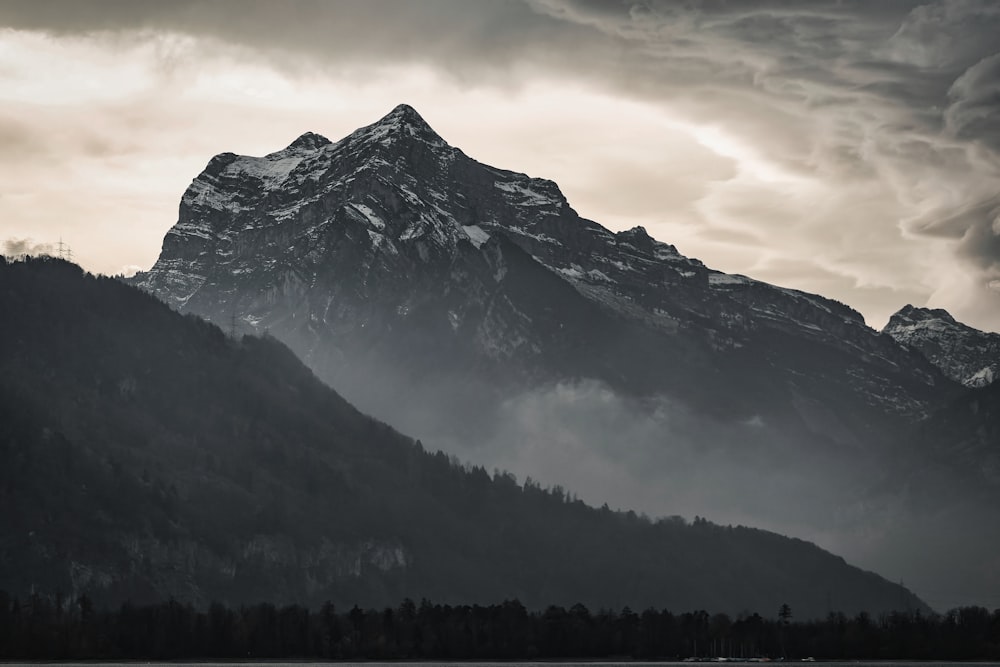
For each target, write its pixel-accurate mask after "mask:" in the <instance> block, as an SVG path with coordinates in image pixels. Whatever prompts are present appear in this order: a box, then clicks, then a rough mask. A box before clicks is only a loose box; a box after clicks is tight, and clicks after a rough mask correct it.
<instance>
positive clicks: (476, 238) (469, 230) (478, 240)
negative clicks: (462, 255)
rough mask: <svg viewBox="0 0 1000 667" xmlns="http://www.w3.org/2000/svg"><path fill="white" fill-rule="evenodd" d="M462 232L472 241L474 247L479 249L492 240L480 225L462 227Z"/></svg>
mask: <svg viewBox="0 0 1000 667" xmlns="http://www.w3.org/2000/svg"><path fill="white" fill-rule="evenodd" d="M462 231H464V232H465V233H466V235H467V236H468V237H469V240H470V241H472V245H474V246H476V247H477V248H482V247H483V244H484V243H486V242H487V241H489V240H490V235H489V234H487V233H486V232H484V231H483V229H482V228H481V227H480V226H479V225H462Z"/></svg>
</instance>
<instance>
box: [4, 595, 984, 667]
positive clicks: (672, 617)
mask: <svg viewBox="0 0 1000 667" xmlns="http://www.w3.org/2000/svg"><path fill="white" fill-rule="evenodd" d="M793 614H794V610H792V609H790V608H788V607H787V606H784V607H782V608H781V610H780V611H779V612H778V615H777V616H776V617H775V618H764V617H763V616H761V615H760V614H756V613H754V614H741V615H740V616H739V617H737V618H735V619H734V618H731V617H730V616H728V615H726V614H714V615H713V614H709V613H708V612H706V611H695V612H687V613H682V614H674V613H671V612H669V611H666V610H656V609H652V608H650V609H647V610H645V611H642V612H641V613H636V612H634V611H632V610H631V609H629V608H628V607H624V608H623V609H621V610H620V611H610V610H599V611H596V612H591V611H590V610H588V609H587V607H585V606H583V605H580V604H577V605H574V606H572V607H570V608H569V609H566V608H564V607H559V606H550V607H548V608H546V609H545V610H544V611H529V610H528V609H526V608H525V607H524V606H523V605H522V604H521V603H520V602H518V601H516V600H513V601H504V602H503V603H501V604H494V605H489V606H479V605H473V606H468V605H461V606H452V605H440V604H432V603H431V602H429V601H427V600H423V601H421V602H420V604H415V603H414V602H413V601H412V600H410V599H406V600H404V601H403V602H402V604H400V605H399V606H398V607H396V608H388V607H387V608H385V609H382V610H377V609H368V610H363V609H360V608H358V607H357V606H355V607H353V608H351V609H349V610H341V609H339V608H337V607H336V606H335V605H334V604H332V603H330V602H327V603H326V604H324V605H322V607H320V608H319V609H318V610H311V609H308V608H306V607H302V606H298V605H289V606H284V607H277V606H275V605H273V604H269V603H261V604H256V605H244V606H241V607H238V608H230V607H226V606H224V605H222V604H219V603H213V604H211V605H210V606H209V607H208V608H207V610H198V609H196V608H195V607H193V606H192V605H185V604H181V603H179V602H176V601H173V600H171V601H169V602H163V603H161V604H153V605H143V606H135V605H131V604H125V605H122V606H121V607H120V608H119V609H118V610H116V611H98V610H95V609H94V607H93V603H92V602H91V601H90V600H89V599H88V598H87V597H86V596H83V597H80V598H78V599H76V600H72V601H71V600H65V599H57V600H54V601H53V600H50V599H48V598H43V597H41V596H32V597H29V598H28V599H26V600H19V599H17V598H13V599H12V598H11V596H10V595H9V594H7V593H5V592H2V591H0V658H8V659H9V658H14V659H33V660H51V659H155V660H181V659H236V658H239V659H247V658H252V659H268V658H281V659H318V658H321V659H340V660H346V659H351V660H354V659H373V660H401V659H402V660H484V659H490V660H524V659H557V658H569V659H584V658H586V659H612V658H613V659H643V660H650V659H678V658H689V657H709V656H712V657H715V656H721V657H730V658H760V657H763V658H771V659H780V658H788V659H800V658H803V657H816V658H818V659H840V660H844V659H847V660H851V659H868V660H884V659H907V660H943V659H947V660H989V659H993V660H995V659H998V658H1000V610H995V611H993V613H990V612H989V611H988V610H986V609H984V608H981V607H965V608H960V609H954V610H952V611H949V612H948V613H946V614H943V615H939V614H922V613H921V612H919V611H916V612H893V613H889V614H882V615H880V616H878V617H877V618H874V617H872V616H870V615H868V614H865V613H861V614H858V615H857V616H855V617H853V618H850V617H847V616H845V615H844V614H839V613H831V614H830V615H829V616H828V617H827V618H826V619H824V620H816V621H809V622H796V621H794V619H793Z"/></svg>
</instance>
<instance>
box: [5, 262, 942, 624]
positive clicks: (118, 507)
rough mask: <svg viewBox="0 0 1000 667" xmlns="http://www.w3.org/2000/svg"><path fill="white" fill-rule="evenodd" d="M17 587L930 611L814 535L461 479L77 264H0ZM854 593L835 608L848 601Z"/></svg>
mask: <svg viewBox="0 0 1000 667" xmlns="http://www.w3.org/2000/svg"><path fill="white" fill-rule="evenodd" d="M0 308H2V310H3V312H5V313H14V314H16V316H14V317H8V318H4V320H3V322H2V324H0V349H2V350H3V351H4V353H3V355H2V356H0V416H2V418H0V463H2V465H0V498H2V499H3V505H4V508H5V511H4V512H3V514H2V516H0V536H2V537H0V562H2V563H3V567H2V568H0V589H7V590H9V591H12V592H24V591H26V590H28V589H29V588H31V587H36V588H38V589H41V590H43V591H49V592H53V593H54V592H55V591H61V592H62V593H64V594H74V595H75V594H79V593H81V592H88V593H89V594H90V595H91V596H93V597H94V598H95V599H97V600H98V601H100V602H104V603H112V604H114V603H118V602H121V601H123V600H126V599H131V600H133V601H142V600H144V599H151V598H156V597H160V598H162V597H165V596H168V595H173V596H176V597H178V598H180V599H190V600H195V601H197V602H202V603H204V602H206V601H207V600H209V599H222V600H225V601H228V602H231V603H232V602H241V601H247V600H254V599H262V598H266V599H269V600H272V601H276V602H281V601H291V600H295V601H299V602H306V603H310V604H316V603H318V602H320V601H322V600H324V599H328V598H329V599H333V600H335V601H336V602H337V603H338V604H348V605H349V604H353V603H354V602H358V603H361V604H365V605H380V604H386V603H395V602H398V600H399V599H401V598H402V597H403V596H411V597H415V598H416V597H420V596H425V595H426V596H431V597H433V598H434V599H438V600H442V601H461V602H473V601H487V600H498V599H503V598H507V597H512V596H517V597H520V598H521V599H522V600H523V601H524V602H525V603H526V604H528V605H530V606H538V605H543V604H549V603H558V604H572V603H573V602H574V601H582V602H584V603H585V604H588V605H593V606H600V605H622V604H630V605H633V606H637V605H638V606H646V605H657V606H661V607H663V606H666V607H671V608H676V609H689V608H691V609H693V608H702V607H704V608H709V609H713V610H720V611H729V612H737V611H740V610H743V609H761V610H762V611H764V612H771V611H772V610H773V609H776V608H777V605H779V604H781V603H783V602H787V603H788V604H790V605H792V607H793V608H794V609H795V610H796V614H797V616H798V617H800V618H805V617H810V616H816V615H823V614H825V613H826V612H827V611H828V609H827V607H828V606H829V605H830V604H832V605H833V606H834V608H837V609H843V610H845V611H849V612H853V611H856V610H860V609H866V610H868V611H870V612H879V611H884V610H887V609H891V608H894V607H898V606H899V605H901V604H902V605H903V606H906V607H910V608H922V609H923V608H925V607H924V605H923V604H922V603H921V602H920V601H919V600H917V599H916V598H915V597H914V596H912V594H910V593H908V592H907V591H905V590H904V589H902V588H901V587H899V586H896V585H894V584H890V583H888V582H886V581H885V580H883V579H881V578H880V577H877V576H876V575H873V574H870V573H865V572H862V571H860V570H857V569H856V568H853V567H850V566H848V565H846V564H845V563H844V561H843V560H842V559H841V558H838V557H835V556H832V555H830V554H829V553H826V552H824V551H822V550H820V549H818V548H816V547H815V546H813V545H810V544H807V543H805V542H802V541H800V540H792V539H787V538H783V537H780V536H778V535H775V534H773V533H767V532H764V531H760V530H753V529H747V528H723V527H720V526H715V525H712V524H709V523H707V522H705V521H703V520H699V521H696V522H695V523H694V524H693V525H688V524H686V523H685V522H683V521H681V520H665V521H659V522H655V523H652V522H649V521H648V520H644V519H641V518H638V517H636V516H635V515H634V514H632V513H628V514H623V513H614V512H610V511H608V510H607V509H604V510H595V509H592V508H589V507H587V506H585V505H584V504H583V503H581V502H579V501H572V500H570V499H569V498H568V497H566V495H565V494H564V493H563V492H562V491H561V490H556V491H544V490H542V489H541V488H539V487H538V486H537V485H535V484H532V483H527V482H526V483H525V484H524V485H523V486H522V485H518V484H517V483H516V482H515V481H514V479H513V478H512V477H510V476H509V475H506V474H501V473H497V474H495V475H494V476H493V477H492V478H491V477H490V476H489V475H487V474H486V472H485V471H483V470H482V469H481V468H462V467H459V466H457V465H455V464H454V463H451V462H449V460H448V458H447V457H446V456H444V455H443V454H440V453H439V454H435V455H432V454H428V453H426V452H424V451H423V449H422V448H421V447H420V446H419V444H415V443H414V442H413V441H412V440H410V439H408V438H406V437H404V436H401V435H399V434H398V433H396V432H395V431H393V430H392V429H390V428H389V427H387V426H386V425H384V424H381V423H379V422H377V421H375V420H372V419H370V418H368V417H366V416H364V415H362V414H361V413H359V412H357V411H356V410H355V409H353V408H352V407H351V406H350V405H349V404H347V403H346V402H345V401H344V400H343V399H342V398H341V397H340V396H338V395H337V394H336V393H335V392H334V391H332V390H331V389H329V388H328V387H326V386H325V385H323V384H321V383H320V382H319V381H318V380H317V379H316V378H315V376H313V374H312V373H310V372H309V371H308V370H307V369H306V368H305V367H304V366H302V364H301V363H299V362H298V360H297V359H295V357H294V356H293V355H292V354H291V353H290V352H289V351H288V350H287V349H286V348H285V347H284V346H282V345H281V344H279V343H277V342H276V341H273V340H269V339H257V338H252V337H243V338H242V339H241V340H240V341H236V340H233V339H229V338H227V337H226V336H225V335H223V333H222V332H221V331H220V330H219V329H217V328H216V327H214V326H212V325H210V324H207V323H205V322H203V321H201V320H199V319H197V318H193V317H185V316H181V315H179V314H177V313H175V312H173V311H171V310H170V309H169V308H167V307H166V306H165V305H163V304H162V303H160V302H158V301H156V300H155V299H153V298H152V297H149V296H148V295H145V294H142V293H141V292H139V291H137V290H134V289H132V288H130V287H128V286H125V285H123V284H121V283H119V282H116V281H114V280H111V279H108V278H95V277H92V276H88V275H85V274H83V273H82V272H81V271H80V269H79V268H78V267H76V266H74V265H70V264H67V263H65V262H62V261H59V260H52V259H39V260H28V261H26V262H17V263H7V262H0ZM830 591H833V597H832V598H831V597H830Z"/></svg>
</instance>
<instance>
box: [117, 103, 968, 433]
mask: <svg viewBox="0 0 1000 667" xmlns="http://www.w3.org/2000/svg"><path fill="white" fill-rule="evenodd" d="M135 282H136V284H138V285H139V286H141V287H142V288H143V289H146V290H147V291H150V292H152V293H154V294H156V295H158V296H160V297H161V298H162V299H164V300H165V301H166V302H167V303H169V304H171V305H173V306H175V307H177V308H179V309H181V310H184V311H186V312H193V313H197V314H199V315H202V316H204V317H206V318H208V319H210V320H212V321H215V322H220V323H222V322H228V321H229V318H230V317H231V316H236V317H237V318H239V320H240V322H241V324H243V325H244V326H249V327H251V328H252V329H253V330H260V331H262V330H267V331H270V332H271V333H272V334H273V335H275V336H277V337H278V338H280V339H282V340H285V341H287V342H288V343H289V344H290V345H291V346H292V348H293V349H294V350H296V351H297V352H299V353H301V354H302V355H303V356H304V358H305V359H306V360H307V361H308V363H310V365H311V366H312V367H314V368H315V369H316V370H317V371H318V372H319V373H320V375H321V376H323V377H324V378H327V379H330V380H332V381H333V382H334V383H335V385H336V386H343V387H344V390H345V391H348V392H351V391H359V395H358V396H357V398H358V399H359V400H360V402H361V405H362V406H364V407H371V408H372V409H374V410H375V411H376V412H377V413H381V412H382V408H383V406H380V405H377V404H376V403H377V402H378V401H377V400H375V399H372V398H371V397H369V396H365V395H362V394H361V391H362V390H354V389H351V388H349V387H351V386H352V385H357V384H361V383H359V382H352V381H351V380H355V379H357V378H367V379H371V378H374V379H371V380H370V382H369V383H370V384H376V385H384V386H385V387H400V386H405V387H407V389H406V390H405V391H400V392H398V394H397V395H402V396H406V397H407V398H410V397H412V396H413V395H414V394H415V393H417V392H412V391H410V390H409V387H410V385H412V384H414V380H413V378H416V383H417V384H419V385H420V386H421V387H425V386H426V382H427V378H428V376H429V375H430V376H449V377H455V376H457V377H466V378H467V376H469V375H470V369H472V373H471V375H472V377H473V378H477V377H482V376H488V377H489V383H488V384H489V385H490V386H491V387H493V386H496V385H497V383H499V384H500V385H501V386H505V385H507V384H508V383H514V385H516V386H518V387H521V386H523V385H524V383H525V382H526V381H527V382H529V383H538V382H542V381H546V380H558V379H562V378H565V377H587V378H597V379H600V380H602V381H604V382H607V383H609V384H611V385H612V386H614V387H615V388H617V389H621V390H623V391H626V392H628V393H630V394H639V395H644V394H650V393H656V392H663V393H667V394H669V395H672V396H679V397H683V400H684V401H685V402H686V403H689V404H692V405H695V406H697V407H698V408H699V409H704V410H709V411H713V412H715V413H721V414H726V415H728V416H733V415H735V416H736V417H738V418H740V419H749V418H752V417H753V416H755V415H757V416H761V417H764V416H772V417H773V418H774V419H778V420H780V421H782V422H783V423H787V425H788V426H791V427H795V428H798V429H801V430H804V431H808V432H814V433H819V432H821V433H822V435H823V436H824V437H826V438H829V439H832V440H834V441H836V442H838V443H854V442H856V441H857V440H858V439H862V440H863V439H864V438H866V437H868V436H870V435H872V434H874V433H878V432H879V429H880V428H881V427H883V426H885V422H886V421H888V422H894V421H897V420H898V419H907V418H911V417H913V416H915V415H920V414H922V413H923V412H924V411H926V410H927V408H928V407H929V406H931V405H932V404H934V403H935V402H936V401H937V400H939V397H940V395H941V394H942V392H947V391H948V390H949V389H950V388H949V387H948V386H947V385H948V381H947V380H945V379H944V378H942V376H941V374H940V373H939V372H938V371H937V369H936V368H935V367H934V366H933V365H931V364H930V363H928V362H927V361H926V360H925V359H923V357H922V356H920V355H918V354H913V353H912V352H910V351H908V350H905V349H900V348H899V346H898V345H896V344H894V343H893V341H892V340H891V339H889V338H888V337H885V336H880V335H879V334H878V333H877V332H875V331H873V330H871V329H869V328H868V327H866V326H865V324H864V320H863V318H862V317H861V315H860V314H858V313H857V312H855V311H853V310H851V309H850V308H848V307H847V306H844V305H843V304H840V303H837V302H834V301H831V300H828V299H824V298H822V297H819V296H815V295H810V294H806V293H803V292H798V291H795V290H789V289H783V288H778V287H774V286H771V285H768V284H766V283H761V282H758V281H754V280H751V279H749V278H745V277H742V276H732V275H727V274H724V273H720V272H717V271H712V270H710V269H708V268H706V267H705V266H704V265H703V264H702V263H701V262H699V261H697V260H692V259H689V258H686V257H684V256H683V255H681V254H680V253H678V252H677V250H676V248H674V247H673V246H670V245H668V244H665V243H662V242H659V241H656V240H654V239H652V238H651V237H650V236H649V235H648V234H647V233H646V232H645V230H643V229H642V228H641V227H639V228H635V229H632V230H629V231H626V232H621V233H617V234H615V233H612V232H610V231H608V230H607V229H605V228H604V227H601V226H600V225H598V224H597V223H594V222H591V221H589V220H586V219H583V218H581V217H580V216H579V215H577V213H576V212H575V211H574V210H573V209H572V208H571V207H570V206H569V204H568V203H567V201H566V199H565V197H564V196H563V195H562V193H561V192H560V191H559V188H558V187H557V186H556V184H555V183H553V182H551V181H545V180H541V179H535V178H529V177H527V176H525V175H523V174H517V173H513V172H508V171H503V170H499V169H495V168H492V167H489V166H486V165H483V164H480V163H478V162H476V161H474V160H472V159H470V158H468V157H467V156H465V155H464V154H463V153H462V152H461V151H460V150H458V149H456V148H453V147H451V146H449V145H448V144H447V143H446V142H445V141H444V140H443V139H441V138H440V137H439V136H438V135H437V134H436V133H435V132H434V131H433V130H432V129H431V128H430V127H429V126H428V125H427V124H426V123H425V122H424V120H423V119H422V118H421V117H420V116H419V114H417V112H416V111H415V110H413V109H412V108H411V107H408V106H406V105H400V106H399V107H397V108H395V109H394V110H393V111H392V112H391V113H389V114H388V115H387V116H386V117H384V118H382V119H381V120H379V121H378V122H377V123H375V124H373V125H370V126H367V127H364V128H361V129H359V130H358V131H356V132H354V133H353V134H351V135H349V136H348V137H346V138H344V139H343V140H341V141H339V142H336V143H331V142H330V141H329V140H327V139H325V138H323V137H320V136H318V135H315V134H312V133H307V134H305V135H303V136H301V137H299V138H298V139H297V140H295V141H294V142H293V143H292V144H291V145H290V146H289V147H288V148H286V149H284V150H282V151H279V152H277V153H273V154H270V155H267V156H265V157H263V158H253V157H246V156H236V155H233V154H223V155H219V156H216V157H215V158H213V159H212V160H211V161H210V162H209V165H208V167H207V168H206V169H205V171H204V172H202V173H201V174H200V175H199V176H198V177H197V178H196V179H195V180H194V181H193V182H192V184H191V186H190V187H189V188H188V190H187V192H185V193H184V196H183V198H182V200H181V207H180V215H179V220H178V222H177V224H176V225H175V226H174V227H173V228H172V229H171V230H170V231H169V232H168V234H167V236H166V237H165V239H164V243H163V250H162V252H161V254H160V257H159V259H158V260H157V262H156V264H155V265H154V266H153V267H152V269H151V270H150V271H149V272H148V273H145V274H140V275H139V276H137V277H136V278H135ZM665 371H666V372H665ZM383 376H386V377H387V379H386V380H385V381H382V377H383ZM400 376H401V377H400ZM816 378H821V381H820V382H816V381H815V379H816ZM338 380H340V381H338ZM407 380H410V381H409V382H407ZM449 384H450V383H449ZM382 391H383V387H379V388H378V389H376V390H375V393H376V394H378V393H381V392H382ZM463 393H464V392H463ZM831 402H834V403H835V404H836V405H835V406H834V409H832V410H831V409H825V408H824V407H823V406H824V405H829V404H830V403H831ZM369 403H372V405H369Z"/></svg>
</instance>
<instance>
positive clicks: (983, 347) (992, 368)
mask: <svg viewBox="0 0 1000 667" xmlns="http://www.w3.org/2000/svg"><path fill="white" fill-rule="evenodd" d="M882 333H886V334H889V335H890V336H892V337H893V338H895V339H896V340H897V341H899V342H900V343H902V344H904V345H907V346H909V347H912V348H915V349H917V350H919V351H920V353H921V354H923V355H924V356H925V357H927V359H929V360H930V362H931V363H933V364H934V365H935V366H937V367H938V368H940V369H941V372H943V373H944V374H945V375H947V376H948V377H949V378H951V379H952V380H955V381H956V382H961V383H962V384H964V385H965V386H966V387H985V386H987V385H990V384H993V382H995V381H996V379H997V378H998V377H1000V334H995V333H988V332H985V331H980V330H978V329H973V328H972V327H970V326H968V325H966V324H962V323H961V322H957V321H956V320H955V318H953V317H952V316H951V315H950V314H949V313H948V311H946V310H941V309H934V310H931V309H928V308H915V307H913V306H904V307H903V308H902V309H901V310H899V312H897V313H896V314H895V315H893V316H892V317H891V318H890V319H889V323H888V324H886V325H885V328H884V329H882Z"/></svg>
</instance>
